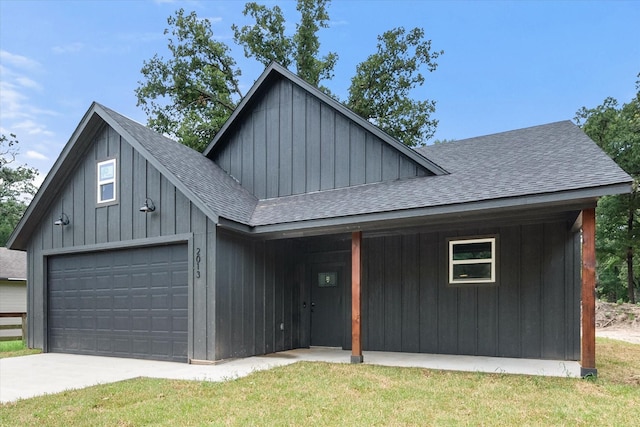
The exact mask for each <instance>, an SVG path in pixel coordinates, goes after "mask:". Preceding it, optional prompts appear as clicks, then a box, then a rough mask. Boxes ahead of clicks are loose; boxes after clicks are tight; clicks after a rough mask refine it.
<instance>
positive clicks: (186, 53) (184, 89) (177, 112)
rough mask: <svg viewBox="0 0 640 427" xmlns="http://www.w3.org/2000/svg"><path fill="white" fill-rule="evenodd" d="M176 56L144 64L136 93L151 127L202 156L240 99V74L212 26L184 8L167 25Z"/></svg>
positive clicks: (172, 52) (170, 46)
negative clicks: (142, 79)
mask: <svg viewBox="0 0 640 427" xmlns="http://www.w3.org/2000/svg"><path fill="white" fill-rule="evenodd" d="M167 22H168V23H169V26H170V27H172V28H171V30H169V29H166V30H165V34H171V36H172V37H170V38H169V46H168V47H169V50H170V51H171V54H172V57H171V58H170V59H167V60H165V59H164V58H162V57H161V56H159V55H157V54H156V55H155V56H154V57H153V58H151V59H150V60H148V61H145V62H144V66H143V67H142V75H143V76H144V78H145V80H144V81H142V82H138V83H139V86H138V88H137V89H136V91H135V92H136V96H137V98H138V106H140V107H142V109H143V110H144V112H145V113H146V114H147V115H148V116H149V117H150V118H149V126H150V127H151V128H152V129H154V130H156V131H158V132H160V133H164V134H168V135H171V136H174V137H176V138H178V140H180V142H182V143H183V144H185V145H187V146H189V147H191V148H194V149H196V150H199V151H202V150H203V149H204V148H205V147H206V146H207V144H208V143H209V142H210V141H211V140H212V139H213V137H214V135H215V134H216V132H218V130H220V128H221V127H222V125H223V124H224V122H225V121H226V120H227V118H228V117H229V115H230V114H231V112H232V111H233V110H234V109H235V107H236V105H237V102H238V100H239V99H240V98H242V92H241V91H240V88H239V83H238V77H239V76H240V70H239V69H238V68H237V67H236V62H235V60H234V59H233V58H232V57H231V56H230V55H229V47H228V46H227V45H225V44H224V43H222V42H219V41H216V40H214V37H213V30H212V29H211V22H210V21H209V20H208V19H199V18H198V17H197V16H196V14H195V12H191V13H190V14H189V15H185V12H184V9H180V10H178V11H177V12H176V14H175V16H171V17H169V19H168V20H167Z"/></svg>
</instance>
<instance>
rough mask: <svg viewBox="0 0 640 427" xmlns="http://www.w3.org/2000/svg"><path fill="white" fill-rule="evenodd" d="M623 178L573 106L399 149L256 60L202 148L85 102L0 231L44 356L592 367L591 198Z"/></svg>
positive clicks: (31, 337) (624, 186) (617, 189)
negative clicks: (517, 126) (310, 351)
mask: <svg viewBox="0 0 640 427" xmlns="http://www.w3.org/2000/svg"><path fill="white" fill-rule="evenodd" d="M630 183H631V179H630V177H629V176H627V175H626V174H625V173H624V172H623V171H622V170H621V169H619V168H618V167H617V166H616V165H615V163H614V162H613V161H612V160H611V159H609V158H608V157H607V156H606V155H605V154H604V153H603V152H602V151H600V149H599V148H598V147H597V146H596V145H595V144H594V143H593V142H592V141H591V140H590V139H589V138H588V137H587V136H585V134H584V133H583V132H582V131H581V130H580V129H579V128H577V127H576V126H574V125H573V124H571V123H570V122H559V123H552V124H548V125H543V126H536V127H532V128H527V129H522V130H516V131H511V132H505V133H500V134H495V135H489V136H484V137H479V138H473V139H468V140H463V141H458V142H454V143H445V144H438V145H434V146H427V147H422V148H419V149H417V150H412V149H410V148H407V147H406V146H404V145H402V144H400V143H399V142H398V141H396V140H395V139H393V138H391V137H389V136H388V135H386V134H385V133H384V132H382V131H381V130H379V129H378V128H376V127H375V126H373V125H372V124H371V123H369V122H367V121H366V120H363V119H362V118H360V117H359V116H357V115H355V114H354V113H353V112H351V111H349V110H348V109H347V108H345V107H344V106H343V105H341V104H339V103H338V102H336V101H334V100H333V99H331V98H330V97H327V96H326V95H324V94H323V93H321V92H320V91H318V90H317V89H316V88H314V87H312V86H310V85H308V84H307V83H306V82H304V81H303V80H301V79H300V78H298V77H297V76H295V75H293V74H291V73H290V72H288V71H287V70H285V69H284V68H282V67H280V66H278V65H271V66H270V67H268V68H267V69H266V70H265V72H264V73H263V74H262V75H261V77H260V78H259V79H258V81H257V82H256V83H255V85H254V86H253V88H252V89H251V90H250V92H249V93H248V95H247V96H246V97H245V98H244V99H243V101H242V102H241V104H240V105H239V107H238V108H237V110H236V111H235V112H234V113H233V115H232V116H231V117H230V119H229V120H228V121H227V123H226V124H225V125H224V127H223V128H222V130H221V131H220V132H219V133H218V134H217V135H216V137H215V139H214V140H213V141H212V142H211V144H210V145H209V147H208V148H207V149H206V150H205V152H204V154H201V153H198V152H195V151H193V150H191V149H189V148H187V147H185V146H183V145H180V144H178V143H176V142H174V141H173V140H170V139H168V138H165V137H163V136H162V135H159V134H157V133H155V132H153V131H151V130H149V129H148V128H146V127H145V126H143V125H141V124H138V123H135V122H133V121H132V120H130V119H127V118H126V117H123V116H121V115H120V114H118V113H116V112H114V111H112V110H110V109H108V108H106V107H104V106H102V105H99V104H93V105H92V106H91V107H90V109H89V111H88V112H87V113H86V115H85V116H84V118H83V119H82V121H81V122H80V125H79V126H78V128H77V129H76V131H75V132H74V134H73V135H72V137H71V139H70V140H69V142H68V144H67V145H66V146H65V148H64V150H63V151H62V153H61V155H60V157H59V158H58V160H57V161H56V163H55V165H54V167H53V169H52V171H51V172H50V173H49V175H48V176H47V178H46V180H45V182H44V184H43V186H42V188H41V189H40V191H39V192H38V194H37V195H36V196H35V198H34V201H33V203H32V204H31V206H30V207H29V209H28V211H27V213H26V214H25V216H24V218H23V219H22V220H21V222H20V224H19V225H18V227H17V228H16V230H15V232H14V234H13V235H12V237H11V240H10V242H9V246H10V247H11V248H12V249H19V250H25V251H27V254H28V266H29V268H28V280H29V283H30V288H29V292H28V312H29V330H28V343H29V345H30V346H34V347H42V348H43V349H44V351H50V352H51V351H53V352H70V353H82V354H98V355H112V356H123V357H134V358H148V359H158V360H173V361H184V362H188V361H203V360H208V361H213V360H220V359H227V358H235V357H244V356H251V355H258V354H265V353H271V352H276V351H280V350H286V349H293V348H300V347H308V346H337V347H342V348H345V349H351V350H352V357H351V360H352V361H353V362H359V361H362V358H363V353H362V352H363V350H364V351H365V352H366V351H367V350H383V351H391V352H415V353H441V354H466V355H485V356H505V357H516V358H541V359H560V360H582V366H583V369H584V373H592V372H594V370H595V350H594V343H595V338H594V336H593V335H594V321H593V320H594V319H593V314H594V301H593V294H594V286H595V273H594V266H595V257H594V252H593V235H594V225H593V224H594V212H595V211H594V208H595V206H596V202H597V200H598V198H599V197H601V196H604V195H608V194H618V193H622V192H627V191H629V189H630ZM581 236H582V239H581ZM581 245H582V250H581ZM581 271H582V274H581ZM581 304H582V305H583V307H582V309H583V312H584V316H582V320H581V316H580V310H581ZM581 322H582V323H581ZM581 325H582V329H583V334H582V339H581ZM365 356H366V353H365Z"/></svg>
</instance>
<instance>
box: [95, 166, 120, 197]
mask: <svg viewBox="0 0 640 427" xmlns="http://www.w3.org/2000/svg"><path fill="white" fill-rule="evenodd" d="M97 170H98V179H97V182H98V188H97V190H98V203H107V202H115V201H116V159H109V160H105V161H103V162H98V168H97Z"/></svg>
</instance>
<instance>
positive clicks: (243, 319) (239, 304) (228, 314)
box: [215, 231, 302, 359]
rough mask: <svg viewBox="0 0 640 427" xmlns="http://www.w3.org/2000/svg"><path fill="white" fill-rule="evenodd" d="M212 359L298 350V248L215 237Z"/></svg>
mask: <svg viewBox="0 0 640 427" xmlns="http://www.w3.org/2000/svg"><path fill="white" fill-rule="evenodd" d="M217 249H218V251H217V259H216V262H217V265H218V267H217V271H216V274H217V278H216V300H215V305H216V309H215V311H216V319H215V324H216V359H228V358H237V357H247V356H252V355H260V354H267V353H273V352H277V351H283V350H290V349H293V348H299V347H300V346H301V342H300V334H301V330H300V325H301V319H300V316H301V312H300V307H301V302H300V290H301V286H302V283H301V281H300V276H299V274H297V268H296V265H297V256H298V255H297V254H298V250H297V245H296V243H295V242H294V241H290V240H275V241H260V240H252V239H247V238H244V237H242V236H239V235H237V234H233V233H230V232H226V231H220V232H219V233H218V243H217Z"/></svg>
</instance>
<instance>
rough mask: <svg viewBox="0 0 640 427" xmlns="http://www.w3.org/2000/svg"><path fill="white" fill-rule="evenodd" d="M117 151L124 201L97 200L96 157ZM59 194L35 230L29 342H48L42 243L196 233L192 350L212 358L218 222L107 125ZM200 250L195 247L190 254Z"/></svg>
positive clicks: (46, 246) (68, 244)
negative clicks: (150, 207) (64, 218)
mask: <svg viewBox="0 0 640 427" xmlns="http://www.w3.org/2000/svg"><path fill="white" fill-rule="evenodd" d="M112 157H113V158H116V159H117V177H118V180H117V182H118V184H117V185H118V188H117V203H116V204H112V205H108V206H97V204H96V185H97V184H96V175H97V174H96V163H97V161H100V160H104V159H105V158H112ZM58 194H59V196H58V198H57V200H56V202H55V203H54V204H53V205H52V206H50V207H49V209H48V211H47V213H46V214H45V216H44V218H45V220H44V221H42V222H41V224H40V225H39V226H38V228H37V229H36V230H34V234H33V237H32V239H31V241H30V242H29V247H28V254H29V255H28V263H29V264H28V265H29V270H28V280H29V284H30V285H29V290H28V295H27V298H28V301H27V310H28V313H29V323H28V328H29V330H28V335H29V337H28V343H29V345H30V346H32V347H38V348H44V349H45V350H46V349H47V342H46V340H47V336H46V335H47V329H46V328H47V319H46V313H47V286H46V281H47V278H46V258H45V257H44V256H43V251H47V250H55V249H63V248H73V247H83V246H87V245H94V244H98V243H116V242H120V241H130V240H133V239H137V240H140V241H144V239H147V238H151V237H158V236H172V235H174V234H176V233H178V234H185V233H193V236H194V237H193V241H194V243H193V247H194V248H199V249H200V250H201V262H200V277H199V278H196V277H195V271H194V272H193V273H194V277H193V278H192V280H193V289H192V290H191V291H190V292H191V293H190V301H189V308H190V310H189V316H190V322H191V326H190V332H191V333H192V336H191V337H190V341H191V342H190V349H189V352H190V355H192V357H193V358H196V359H212V358H213V355H214V352H215V348H214V342H215V341H214V339H215V331H214V328H213V327H212V322H213V314H214V309H215V307H214V305H213V304H207V301H208V300H214V299H215V287H214V286H213V281H214V280H215V257H216V239H215V231H216V230H215V224H214V223H213V222H211V221H210V220H209V219H208V218H207V217H206V216H205V215H204V214H203V213H202V212H201V211H200V210H199V209H197V208H196V207H195V206H194V205H193V204H192V203H191V202H190V201H189V200H188V198H187V197H186V196H185V195H184V194H182V193H181V192H180V191H178V190H177V189H176V188H175V186H173V185H172V184H171V183H170V182H169V181H168V180H167V179H166V178H165V177H163V176H161V174H160V173H159V172H158V170H157V169H155V168H154V167H153V166H152V165H151V164H150V163H148V162H147V161H146V160H145V158H144V157H143V156H141V155H140V154H139V153H138V152H137V151H135V150H134V149H133V147H132V146H131V145H129V144H128V143H127V141H125V140H124V139H122V138H121V136H120V135H119V134H118V133H117V132H115V131H114V130H113V129H111V128H109V127H108V126H105V127H103V128H102V129H101V130H100V131H99V132H98V133H97V135H96V136H95V138H94V139H93V141H92V144H91V145H90V146H89V148H87V149H86V152H85V157H84V158H83V159H82V160H80V161H79V163H78V164H77V165H76V167H75V168H74V170H73V172H72V173H71V174H70V176H69V177H68V179H67V182H66V184H64V185H63V186H62V187H61V188H60V189H59V193H58ZM145 197H150V198H152V200H153V202H154V204H155V206H156V211H155V212H154V213H151V214H146V215H145V214H143V213H141V212H139V208H140V206H142V204H143V203H144V200H145ZM63 211H64V212H65V213H66V214H67V215H68V216H69V219H70V224H69V225H67V226H64V227H59V226H54V225H53V222H54V221H55V220H56V219H57V218H58V216H59V215H60V212H63ZM194 250H195V249H194ZM194 258H195V256H194V255H193V254H190V259H194ZM207 270H211V271H207Z"/></svg>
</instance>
